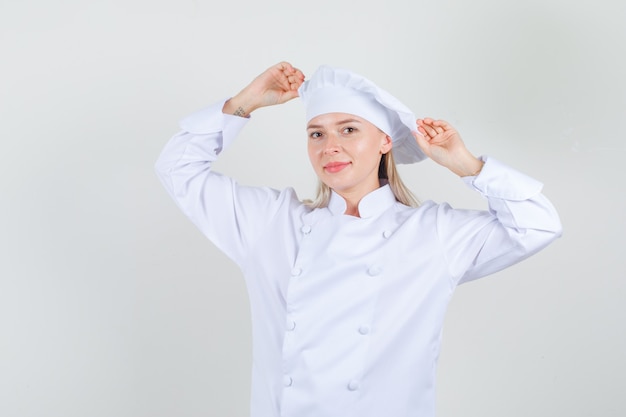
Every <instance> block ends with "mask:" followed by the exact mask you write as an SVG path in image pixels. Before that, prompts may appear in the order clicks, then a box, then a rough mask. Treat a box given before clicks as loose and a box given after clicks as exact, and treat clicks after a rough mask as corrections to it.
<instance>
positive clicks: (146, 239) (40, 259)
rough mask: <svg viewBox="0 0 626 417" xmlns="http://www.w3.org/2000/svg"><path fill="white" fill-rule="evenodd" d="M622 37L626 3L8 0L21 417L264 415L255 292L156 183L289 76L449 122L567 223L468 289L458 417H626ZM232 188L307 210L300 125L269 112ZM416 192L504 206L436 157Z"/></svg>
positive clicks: (457, 338)
mask: <svg viewBox="0 0 626 417" xmlns="http://www.w3.org/2000/svg"><path fill="white" fill-rule="evenodd" d="M624 22H626V3H624V2H623V1H621V0H597V1H593V2H590V1H580V0H575V1H565V0H541V1H539V0H529V1H523V2H521V1H496V0H477V1H472V2H468V1H461V0H438V1H434V0H433V1H408V0H407V1H400V0H388V1H386V2H373V1H359V2H356V1H352V2H347V1H329V0H319V1H316V2H308V3H298V2H287V1H264V2H260V1H254V0H241V1H236V2H235V1H228V2H226V1H225V2H217V1H206V0H205V1H203V0H176V1H174V0H152V1H148V0H123V1H122V0H107V1H97V0H93V1H89V2H85V1H78V0H55V1H44V0H22V1H19V2H18V1H11V0H2V1H1V3H0V48H1V54H2V58H1V61H0V106H1V107H0V108H1V110H0V111H1V114H0V133H1V141H0V196H1V204H0V415H2V416H3V417H4V416H6V417H13V416H19V417H56V416H59V417H60V416H63V417H84V416H93V417H97V416H103V417H104V416H106V417H111V416H116V417H160V416H217V415H220V416H246V414H247V410H248V395H249V384H250V381H249V374H250V364H251V357H250V354H251V353H250V352H251V350H250V349H251V346H250V343H251V341H250V317H249V309H248V306H247V295H246V290H245V287H244V285H243V280H242V279H241V275H240V273H239V271H238V270H237V269H236V268H235V267H234V266H233V265H232V264H231V263H230V262H229V261H228V260H227V259H226V257H225V256H224V255H222V254H221V253H219V252H218V251H217V250H216V249H214V248H213V246H212V245H211V243H210V242H208V241H206V240H205V239H204V238H203V237H202V236H201V235H200V233H199V232H197V231H196V230H195V229H194V227H193V226H192V224H191V223H190V222H189V221H188V220H187V219H185V218H184V216H183V215H182V214H181V213H179V212H178V210H177V209H176V207H175V205H174V203H173V202H172V201H170V200H169V197H168V196H167V195H166V193H165V191H164V190H163V189H162V188H161V186H160V184H159V183H158V180H157V178H156V176H155V175H154V172H153V164H154V162H155V160H156V158H157V156H158V153H159V152H160V150H161V148H162V147H163V145H164V144H165V142H166V141H167V140H168V139H169V137H170V136H171V135H173V134H174V133H175V132H176V131H177V130H178V121H179V120H180V119H181V118H182V117H184V116H185V115H186V114H188V113H190V112H192V111H194V110H196V109H198V108H200V107H203V106H205V105H208V104H210V103H212V102H213V101H215V100H218V99H220V98H222V97H227V96H229V95H232V94H235V93H236V92H237V91H239V89H241V88H242V87H243V86H244V85H245V84H246V83H247V82H248V81H249V80H251V79H252V77H254V76H256V75H257V74H258V73H259V72H261V71H263V70H264V69H265V68H266V67H268V66H270V65H272V64H274V63H276V62H278V61H281V60H289V61H291V62H293V63H294V65H296V66H298V67H299V68H301V69H302V70H303V71H304V72H305V74H311V73H312V72H313V71H314V70H315V68H317V66H318V65H319V64H330V65H335V66H343V67H347V68H349V69H352V70H354V71H357V72H359V73H361V74H363V75H365V76H367V77H368V78H370V79H372V80H374V81H375V82H377V83H378V84H379V85H381V86H383V87H384V88H385V89H387V90H388V91H390V92H391V93H393V94H394V95H396V96H397V97H398V98H400V99H401V100H402V101H404V102H405V103H406V104H407V105H408V106H409V107H411V108H412V109H413V110H414V112H415V113H416V114H417V115H418V116H420V117H423V116H433V117H437V118H443V119H447V120H449V121H451V122H452V123H453V124H454V125H455V126H456V127H457V128H458V129H459V130H460V131H461V134H462V135H463V137H464V139H465V141H466V143H467V144H468V147H469V148H470V149H471V150H472V151H474V153H476V154H489V155H492V156H494V157H496V158H499V159H501V160H503V161H506V162H507V163H509V164H510V165H513V166H515V167H517V168H519V169H520V170H522V171H524V172H527V173H528V174H530V175H532V176H534V177H536V178H539V179H541V180H542V181H543V182H544V183H545V188H544V191H545V193H546V194H547V195H548V196H549V197H550V198H551V200H552V201H553V202H554V204H555V205H556V206H557V208H558V210H559V212H560V214H561V216H562V221H563V224H564V228H565V235H564V237H563V238H562V239H560V240H559V241H557V242H556V243H554V244H553V245H552V246H550V247H549V248H547V249H546V250H545V251H543V252H541V253H539V254H538V255H536V256H535V257H533V258H531V259H528V260H527V261H524V262H523V263H521V264H519V265H516V266H514V267H512V268H510V269H508V270H506V271H503V272H501V273H498V274H495V275H493V276H491V277H488V278H485V279H483V280H480V281H478V282H473V283H470V284H467V285H464V286H461V287H460V288H459V289H458V291H457V294H456V297H455V298H454V300H453V303H452V305H451V307H450V310H449V313H448V316H447V320H446V325H445V331H444V342H443V351H442V353H441V358H440V366H439V372H438V382H439V390H438V397H437V403H438V412H439V414H438V415H439V416H440V417H456V416H464V417H467V416H481V417H488V416H494V417H495V416H498V417H500V416H519V417H527V416H570V417H588V416H603V417H612V416H615V417H617V416H623V415H625V414H626V400H625V399H624V395H623V388H624V387H625V386H626V377H625V375H626V358H625V355H624V352H626V331H625V329H624V319H625V318H626V307H625V300H626V284H625V278H626V268H625V267H626V261H625V259H624V254H625V252H624V236H625V234H626V222H625V221H624V213H625V212H626V198H625V196H624V185H623V174H624V165H623V164H624V157H625V155H626V142H625V139H626V138H625V136H626V135H625V134H624V130H623V125H624V123H623V121H624V119H625V118H626V86H625V83H624V81H623V77H624V74H626V50H625V49H626V48H625V40H626V26H625V25H624ZM217 169H219V170H221V171H222V172H225V173H227V174H229V175H232V176H234V177H236V178H238V179H239V180H240V182H242V183H247V184H258V185H269V186H272V187H276V188H282V187H285V186H289V185H291V186H294V187H295V188H296V190H297V191H298V192H299V194H300V197H301V198H306V197H311V196H312V195H313V190H314V184H315V178H314V175H313V173H312V170H311V169H310V167H309V165H308V160H307V157H306V152H305V134H304V116H303V112H302V108H301V104H300V103H299V102H298V101H295V100H294V101H292V102H290V103H288V104H286V105H284V106H281V107H276V108H270V109H262V110H260V111H258V112H257V113H255V115H254V118H253V120H252V121H251V122H250V123H249V125H248V126H247V127H246V129H245V131H244V132H243V134H242V135H241V137H240V138H239V139H238V141H237V142H236V144H235V145H234V146H233V147H232V148H231V149H229V150H228V151H227V152H226V153H225V154H224V156H223V158H222V159H221V160H220V161H219V163H218V166H217ZM402 175H403V177H404V178H405V181H406V182H407V183H408V184H409V186H410V187H411V188H412V189H413V190H414V191H415V193H416V194H417V195H418V196H419V197H420V198H421V199H422V200H426V199H433V200H436V201H448V202H450V203H451V204H453V205H454V206H458V207H484V205H483V202H482V201H481V200H480V198H479V197H477V196H476V195H474V194H472V193H471V191H469V190H467V189H466V188H465V187H464V186H463V185H462V184H461V182H460V181H459V180H458V179H457V178H455V177H454V175H453V174H451V173H448V172H447V171H446V170H445V169H443V168H440V167H438V166H436V165H435V164H434V163H432V162H430V161H427V162H424V163H422V164H419V165H415V166H408V167H402Z"/></svg>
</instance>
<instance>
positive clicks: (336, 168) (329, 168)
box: [324, 162, 350, 174]
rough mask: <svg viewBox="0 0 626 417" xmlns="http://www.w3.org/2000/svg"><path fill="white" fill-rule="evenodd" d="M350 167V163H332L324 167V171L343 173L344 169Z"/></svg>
mask: <svg viewBox="0 0 626 417" xmlns="http://www.w3.org/2000/svg"><path fill="white" fill-rule="evenodd" d="M348 165H350V162H330V163H328V164H326V165H324V170H325V171H326V172H329V173H331V174H334V173H336V172H339V171H341V170H342V169H344V168H345V167H347V166H348Z"/></svg>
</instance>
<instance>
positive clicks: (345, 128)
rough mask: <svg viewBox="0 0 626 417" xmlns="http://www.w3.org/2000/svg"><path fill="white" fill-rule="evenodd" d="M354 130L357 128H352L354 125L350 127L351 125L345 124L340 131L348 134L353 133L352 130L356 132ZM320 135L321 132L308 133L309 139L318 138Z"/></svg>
mask: <svg viewBox="0 0 626 417" xmlns="http://www.w3.org/2000/svg"><path fill="white" fill-rule="evenodd" d="M356 130H357V129H356V128H354V127H352V126H347V127H344V128H343V131H342V132H343V133H348V134H349V133H354V132H356ZM346 131H348V132H346ZM321 136H322V132H311V133H310V134H309V137H310V138H311V139H319V138H320V137H321Z"/></svg>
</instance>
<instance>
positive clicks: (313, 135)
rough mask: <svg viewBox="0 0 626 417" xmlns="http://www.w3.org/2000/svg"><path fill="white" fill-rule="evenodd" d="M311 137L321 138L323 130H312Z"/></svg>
mask: <svg viewBox="0 0 626 417" xmlns="http://www.w3.org/2000/svg"><path fill="white" fill-rule="evenodd" d="M309 137H310V138H311V139H319V138H321V137H322V133H321V132H311V133H309Z"/></svg>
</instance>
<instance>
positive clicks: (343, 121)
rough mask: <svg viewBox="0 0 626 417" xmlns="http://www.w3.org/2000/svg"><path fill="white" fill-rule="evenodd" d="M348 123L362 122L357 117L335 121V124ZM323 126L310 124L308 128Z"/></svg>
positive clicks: (320, 127)
mask: <svg viewBox="0 0 626 417" xmlns="http://www.w3.org/2000/svg"><path fill="white" fill-rule="evenodd" d="M346 123H361V122H360V121H359V120H357V119H344V120H340V121H338V122H337V123H335V126H340V125H345V124H346ZM323 127H324V126H322V125H308V126H307V127H306V128H307V129H322V128H323Z"/></svg>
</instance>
